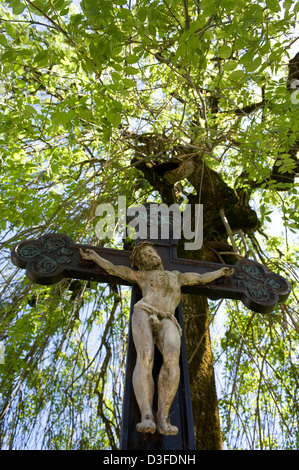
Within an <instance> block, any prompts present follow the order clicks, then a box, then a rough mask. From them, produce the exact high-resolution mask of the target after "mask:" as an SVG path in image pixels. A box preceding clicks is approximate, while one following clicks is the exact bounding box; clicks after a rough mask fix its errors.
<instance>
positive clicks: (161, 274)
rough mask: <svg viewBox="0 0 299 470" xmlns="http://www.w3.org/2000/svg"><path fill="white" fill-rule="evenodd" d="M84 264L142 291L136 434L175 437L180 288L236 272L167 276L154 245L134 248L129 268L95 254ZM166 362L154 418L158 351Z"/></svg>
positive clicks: (136, 313) (136, 330) (136, 326)
mask: <svg viewBox="0 0 299 470" xmlns="http://www.w3.org/2000/svg"><path fill="white" fill-rule="evenodd" d="M80 254H81V256H82V258H84V259H86V260H92V261H94V262H95V263H96V264H98V265H99V266H101V267H102V268H103V269H105V271H107V272H108V273H109V274H111V275H113V276H119V277H121V278H122V279H125V280H127V281H129V282H130V283H136V284H138V286H139V287H140V290H141V293H142V299H141V300H140V301H139V302H137V303H136V304H135V305H134V310H133V315H132V335H133V341H134V345H135V348H136V353H137V360H136V366H135V369H134V372H133V389H134V393H135V396H136V400H137V403H138V406H139V409H140V413H141V422H140V423H138V424H137V431H139V432H143V433H154V432H155V431H156V430H157V431H158V432H160V433H161V434H168V435H175V434H177V433H178V428H177V427H176V426H173V425H171V424H170V420H169V410H170V407H171V404H172V402H173V399H174V397H175V394H176V391H177V389H178V386H179V381H180V367H179V356H180V348H181V328H180V325H179V324H178V322H177V320H176V318H175V316H174V313H175V310H176V307H177V306H178V305H179V303H180V300H181V287H182V286H192V285H197V284H207V283H209V282H211V281H213V280H214V279H218V278H219V277H222V276H231V275H232V273H233V271H234V270H233V269H231V268H220V269H218V270H217V271H213V272H207V273H204V274H197V273H181V272H179V271H167V270H164V268H163V265H162V260H161V258H160V256H159V255H158V253H157V251H156V250H155V248H154V246H153V244H152V243H150V242H147V241H145V242H140V243H139V244H138V245H137V246H136V247H134V249H133V252H132V255H131V265H132V267H136V268H137V271H136V270H135V269H131V268H128V267H126V266H118V265H114V264H113V263H111V262H110V261H108V260H105V259H104V258H102V257H101V256H99V255H98V254H97V253H96V252H95V251H93V250H89V249H87V250H85V252H83V251H82V250H80ZM155 345H157V347H158V348H159V350H160V352H161V354H162V357H163V364H162V366H161V369H160V372H159V377H158V411H157V416H156V419H155V416H154V413H153V395H154V380H153V376H152V368H153V363H154V347H155Z"/></svg>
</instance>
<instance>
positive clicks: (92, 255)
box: [79, 249, 137, 283]
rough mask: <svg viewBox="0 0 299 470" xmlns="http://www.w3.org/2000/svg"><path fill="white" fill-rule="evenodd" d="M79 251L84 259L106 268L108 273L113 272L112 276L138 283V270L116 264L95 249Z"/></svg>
mask: <svg viewBox="0 0 299 470" xmlns="http://www.w3.org/2000/svg"><path fill="white" fill-rule="evenodd" d="M79 251H80V255H81V256H82V258H83V259H86V260H90V261H93V262H94V263H96V264H97V265H98V266H100V267H101V268H103V269H105V271H107V273H109V274H111V275H112V276H118V277H121V278H122V279H124V280H125V281H129V282H133V283H137V276H136V271H134V269H131V268H128V267H127V266H122V265H115V264H113V263H111V262H110V261H108V260H107V259H105V258H102V257H101V256H100V255H98V253H96V252H95V251H94V250H89V249H86V250H85V251H83V250H81V249H80V250H79Z"/></svg>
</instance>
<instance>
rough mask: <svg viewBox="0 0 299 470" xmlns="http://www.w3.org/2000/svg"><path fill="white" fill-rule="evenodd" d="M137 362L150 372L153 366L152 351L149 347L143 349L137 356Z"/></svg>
mask: <svg viewBox="0 0 299 470" xmlns="http://www.w3.org/2000/svg"><path fill="white" fill-rule="evenodd" d="M137 362H139V363H142V365H143V366H144V367H146V368H147V369H150V370H151V369H152V368H153V365H154V349H153V348H152V347H150V346H145V347H143V348H142V349H141V350H140V351H139V353H138V354H137Z"/></svg>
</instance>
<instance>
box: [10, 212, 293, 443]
mask: <svg viewBox="0 0 299 470" xmlns="http://www.w3.org/2000/svg"><path fill="white" fill-rule="evenodd" d="M153 204H154V203H153ZM153 204H148V205H147V209H148V210H149V209H150V207H151V206H152V205H153ZM148 220H149V219H148ZM163 223H167V224H169V228H170V230H169V236H168V237H167V238H162V235H161V234H162V233H164V234H165V231H163V230H162V225H163ZM159 225H160V227H159V228H160V232H159V233H160V235H159V236H158V238H156V237H155V239H151V232H150V221H148V227H147V228H148V230H147V231H146V235H145V236H144V235H143V238H142V239H141V238H140V237H139V238H137V239H136V244H135V247H134V249H133V251H132V252H131V251H126V250H123V251H122V250H115V249H110V248H98V247H93V246H88V245H85V246H84V245H80V244H75V243H73V241H72V240H71V239H70V238H69V237H68V236H66V235H63V234H48V235H44V236H43V237H41V238H40V239H38V240H26V241H22V242H20V243H18V244H17V245H15V246H14V247H13V248H12V261H13V263H14V264H15V265H16V266H18V267H20V268H23V269H26V275H27V277H28V278H29V279H30V280H31V281H33V282H35V283H37V284H44V285H49V284H54V283H56V282H59V281H60V280H62V279H63V278H75V279H85V280H93V281H98V282H105V283H107V282H108V283H117V284H124V285H130V286H132V296H131V314H130V325H129V338H128V348H127V366H126V378H125V394H124V401H123V419H122V438H121V449H122V450H194V449H195V439H194V430H193V418H192V407H191V396H190V388H189V378H188V363H187V357H186V349H185V338H184V326H183V313H182V307H181V303H180V299H181V293H182V292H185V293H188V292H191V293H193V294H194V293H197V294H199V295H205V296H208V297H209V298H212V299H217V298H231V299H239V300H241V301H242V302H243V303H244V305H245V306H246V307H248V308H250V309H251V310H253V311H256V312H259V313H268V312H271V311H272V310H273V309H274V307H275V305H276V304H277V303H278V302H282V301H284V300H286V298H287V297H288V295H289V293H290V291H291V287H290V285H289V283H288V282H287V281H286V280H285V279H284V278H283V277H281V276H280V275H278V274H275V273H272V272H269V271H266V269H265V268H264V267H263V266H262V265H260V264H259V263H257V262H255V261H252V260H249V259H245V258H244V259H240V260H239V261H237V263H236V264H235V265H233V266H232V265H225V264H221V265H219V264H217V263H209V262H202V261H196V260H190V259H182V258H177V257H176V244H177V240H176V239H174V238H173V230H171V220H169V219H168V220H166V221H163V220H162V219H161V218H160V220H159ZM143 234H144V232H143Z"/></svg>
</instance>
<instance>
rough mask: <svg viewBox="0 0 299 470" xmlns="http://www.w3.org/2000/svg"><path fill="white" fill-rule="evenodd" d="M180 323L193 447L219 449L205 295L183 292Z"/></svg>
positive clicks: (220, 439) (216, 403) (219, 435)
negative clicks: (186, 361) (189, 395)
mask: <svg viewBox="0 0 299 470" xmlns="http://www.w3.org/2000/svg"><path fill="white" fill-rule="evenodd" d="M182 306H183V312H184V327H185V331H186V332H187V334H186V339H185V341H186V348H187V356H188V362H189V364H188V367H189V379H190V388H191V397H192V409H193V417H194V431H195V440H196V448H197V450H221V449H222V437H221V428H220V421H219V413H218V401H217V394H216V386H215V377H214V366H213V356H212V350H211V341H210V334H209V309H208V303H207V299H206V298H205V297H199V296H198V295H190V294H189V295H183V297H182Z"/></svg>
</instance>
